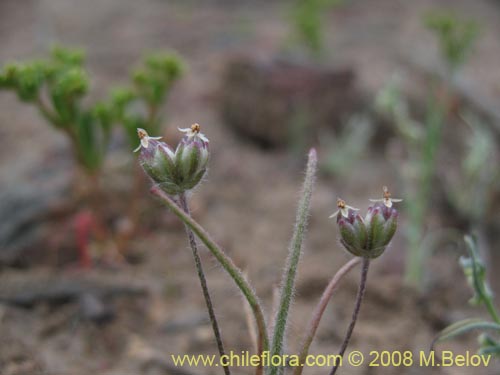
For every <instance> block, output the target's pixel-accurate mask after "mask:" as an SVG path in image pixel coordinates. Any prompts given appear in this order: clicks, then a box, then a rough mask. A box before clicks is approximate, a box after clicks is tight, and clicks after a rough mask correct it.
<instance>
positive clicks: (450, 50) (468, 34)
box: [424, 10, 479, 74]
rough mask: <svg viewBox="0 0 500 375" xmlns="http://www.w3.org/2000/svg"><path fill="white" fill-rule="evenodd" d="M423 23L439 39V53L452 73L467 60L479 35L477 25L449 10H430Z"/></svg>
mask: <svg viewBox="0 0 500 375" xmlns="http://www.w3.org/2000/svg"><path fill="white" fill-rule="evenodd" d="M424 22H425V25H426V26H427V28H428V29H429V30H431V31H432V32H433V33H434V35H435V36H436V38H437V39H438V41H439V47H440V50H441V54H442V56H443V58H444V60H445V61H446V63H447V65H448V69H449V71H450V73H451V74H454V73H455V72H456V71H457V70H458V69H459V68H460V67H461V66H462V65H463V64H464V63H465V62H466V60H467V57H468V56H469V55H470V53H471V51H472V47H473V45H474V42H475V41H476V39H477V37H478V35H479V25H478V24H477V23H476V22H475V21H472V20H469V19H462V18H459V17H458V16H457V15H455V14H453V13H452V12H449V11H437V10H436V11H432V12H430V13H428V14H427V15H426V16H425V17H424Z"/></svg>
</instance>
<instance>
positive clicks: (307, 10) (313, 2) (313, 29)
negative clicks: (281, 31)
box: [290, 0, 343, 59]
mask: <svg viewBox="0 0 500 375" xmlns="http://www.w3.org/2000/svg"><path fill="white" fill-rule="evenodd" d="M342 2H343V0H296V1H295V3H294V7H293V9H292V12H291V20H290V23H291V26H292V39H293V40H294V41H296V42H297V43H298V44H299V45H301V46H303V47H304V48H305V49H306V50H307V51H308V52H309V53H310V54H311V56H312V57H314V58H316V59H317V58H320V57H321V56H322V55H323V53H324V29H325V14H326V12H327V11H328V10H329V9H332V8H334V7H336V6H338V5H340V4H342Z"/></svg>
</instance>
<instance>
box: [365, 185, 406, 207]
mask: <svg viewBox="0 0 500 375" xmlns="http://www.w3.org/2000/svg"><path fill="white" fill-rule="evenodd" d="M382 191H383V196H382V198H381V199H370V202H383V203H384V205H385V206H386V207H387V208H391V207H392V204H393V203H398V202H402V201H403V200H402V199H397V198H391V193H390V192H389V188H388V187H387V186H382Z"/></svg>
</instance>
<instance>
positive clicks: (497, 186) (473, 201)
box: [446, 112, 500, 231]
mask: <svg viewBox="0 0 500 375" xmlns="http://www.w3.org/2000/svg"><path fill="white" fill-rule="evenodd" d="M461 118H462V120H463V121H464V122H465V123H466V124H467V125H468V127H469V129H470V134H469V136H468V137H467V145H466V147H467V150H466V155H465V157H464V158H463V160H462V163H461V167H460V173H459V175H458V176H455V179H453V180H452V181H447V184H446V186H447V187H448V189H447V190H446V196H447V198H448V200H449V202H450V203H451V205H452V206H453V207H454V209H455V210H456V211H457V212H458V213H459V214H460V215H461V216H462V217H464V218H467V219H468V221H469V222H470V224H471V227H472V228H473V229H474V230H476V231H479V227H480V224H481V222H482V221H483V220H484V218H485V217H486V215H487V211H488V208H489V207H491V203H492V199H493V197H494V194H492V192H495V191H496V192H498V191H500V170H499V169H498V166H497V163H496V161H495V157H494V155H495V137H494V135H493V134H492V132H491V131H490V130H489V129H488V127H486V126H485V124H483V123H482V122H481V121H480V120H479V119H478V118H477V117H476V116H474V115H473V114H472V113H470V112H467V113H465V114H464V115H462V116H461Z"/></svg>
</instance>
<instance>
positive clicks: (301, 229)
mask: <svg viewBox="0 0 500 375" xmlns="http://www.w3.org/2000/svg"><path fill="white" fill-rule="evenodd" d="M316 165H317V156H316V150H314V149H311V151H310V152H309V157H308V162H307V169H306V176H305V179H304V185H303V191H302V197H301V199H300V201H299V206H298V209H297V217H296V221H295V228H294V232H293V235H292V240H291V242H290V247H289V249H288V258H287V265H286V267H285V270H284V273H283V277H282V287H281V293H280V304H279V308H278V312H277V314H276V318H275V322H274V334H273V341H272V345H271V353H270V358H273V356H281V355H282V354H283V350H284V340H285V333H286V328H287V320H288V312H289V310H290V305H291V302H292V297H293V293H294V289H295V288H294V286H295V276H296V275H297V265H298V263H299V259H300V254H301V252H302V241H303V238H304V233H305V231H306V226H307V217H308V215H309V206H310V202H311V195H312V191H313V186H314V179H315V174H316ZM268 373H269V375H277V374H282V373H283V367H278V366H271V367H270V368H269V371H268Z"/></svg>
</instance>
